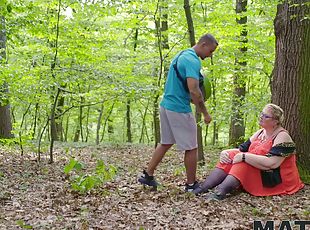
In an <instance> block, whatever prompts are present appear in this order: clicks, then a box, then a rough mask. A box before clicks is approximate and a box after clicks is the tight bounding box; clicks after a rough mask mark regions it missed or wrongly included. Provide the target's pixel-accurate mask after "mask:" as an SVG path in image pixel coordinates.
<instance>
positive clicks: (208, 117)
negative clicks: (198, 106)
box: [204, 113, 212, 125]
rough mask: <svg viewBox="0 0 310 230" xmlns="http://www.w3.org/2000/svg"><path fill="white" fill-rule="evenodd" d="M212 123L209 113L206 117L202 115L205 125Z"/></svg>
mask: <svg viewBox="0 0 310 230" xmlns="http://www.w3.org/2000/svg"><path fill="white" fill-rule="evenodd" d="M211 121H212V117H211V116H210V114H209V113H207V114H206V115H204V122H205V124H207V125H208V124H210V122H211Z"/></svg>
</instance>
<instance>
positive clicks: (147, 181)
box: [138, 170, 158, 188]
mask: <svg viewBox="0 0 310 230" xmlns="http://www.w3.org/2000/svg"><path fill="white" fill-rule="evenodd" d="M138 182H140V183H141V184H143V185H147V186H151V187H153V188H157V186H158V183H157V182H156V180H155V178H154V176H149V174H148V173H147V172H146V171H145V170H143V174H142V175H141V176H140V178H139V179H138Z"/></svg>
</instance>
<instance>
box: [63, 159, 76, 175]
mask: <svg viewBox="0 0 310 230" xmlns="http://www.w3.org/2000/svg"><path fill="white" fill-rule="evenodd" d="M76 164H77V161H76V160H75V159H73V158H71V159H70V162H69V164H67V165H66V166H65V168H64V173H65V174H69V173H70V172H71V171H72V170H73V169H74V167H75V165H76Z"/></svg>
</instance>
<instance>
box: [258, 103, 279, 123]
mask: <svg viewBox="0 0 310 230" xmlns="http://www.w3.org/2000/svg"><path fill="white" fill-rule="evenodd" d="M277 123H278V121H277V120H276V119H275V118H274V115H273V114H272V110H271V109H270V108H268V107H265V108H264V109H263V111H262V112H261V114H260V116H259V125H260V126H261V127H263V128H273V127H274V126H276V125H277Z"/></svg>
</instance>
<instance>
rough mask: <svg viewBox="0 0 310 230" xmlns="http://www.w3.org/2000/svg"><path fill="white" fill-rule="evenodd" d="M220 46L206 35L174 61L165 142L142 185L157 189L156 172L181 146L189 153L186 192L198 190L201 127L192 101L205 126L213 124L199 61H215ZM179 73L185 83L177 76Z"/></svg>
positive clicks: (163, 113) (164, 107)
mask: <svg viewBox="0 0 310 230" xmlns="http://www.w3.org/2000/svg"><path fill="white" fill-rule="evenodd" d="M217 46H218V42H217V41H216V39H215V38H214V37H213V36H212V35H211V34H205V35H203V36H202V37H201V38H200V39H199V41H198V43H197V44H196V45H195V46H193V47H192V48H189V49H186V50H184V51H182V52H180V53H179V54H178V55H177V56H176V57H175V58H174V59H173V60H172V62H171V65H170V68H169V72H168V79H167V82H166V85H165V91H164V96H163V100H162V101H161V103H160V129H161V142H160V144H159V145H158V146H157V147H156V149H155V152H154V154H153V156H152V159H151V160H150V162H149V164H148V167H147V169H146V170H144V171H143V174H142V176H141V177H140V178H139V179H138V181H139V182H140V183H141V184H143V185H148V186H152V187H155V188H156V187H157V182H156V180H155V178H154V176H153V174H154V171H155V169H156V167H157V166H158V164H159V163H160V162H161V160H162V159H163V157H164V156H165V153H166V152H167V151H168V150H169V149H170V147H171V146H172V145H173V144H177V147H178V149H179V150H182V151H185V155H184V164H185V168H186V175H187V182H186V184H185V191H186V192H191V191H193V190H194V189H195V188H197V187H198V182H197V181H196V168H197V147H198V145H197V126H196V120H195V117H194V115H193V113H192V109H191V106H190V102H191V100H192V102H193V103H194V104H195V106H196V107H197V108H198V111H200V112H201V113H202V114H203V117H204V122H205V123H206V124H209V123H210V122H211V120H212V118H211V116H210V114H209V113H208V111H207V109H206V107H205V104H204V98H203V95H202V92H201V91H200V88H199V76H200V70H201V62H200V60H199V58H200V59H201V60H204V59H205V58H207V57H211V56H212V53H213V52H214V51H215V49H216V48H217ZM176 69H177V70H176ZM177 71H178V72H179V76H181V78H182V79H181V78H180V77H178V76H177V73H176V72H177ZM181 80H182V81H181ZM186 87H187V88H188V89H187V88H186Z"/></svg>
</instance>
